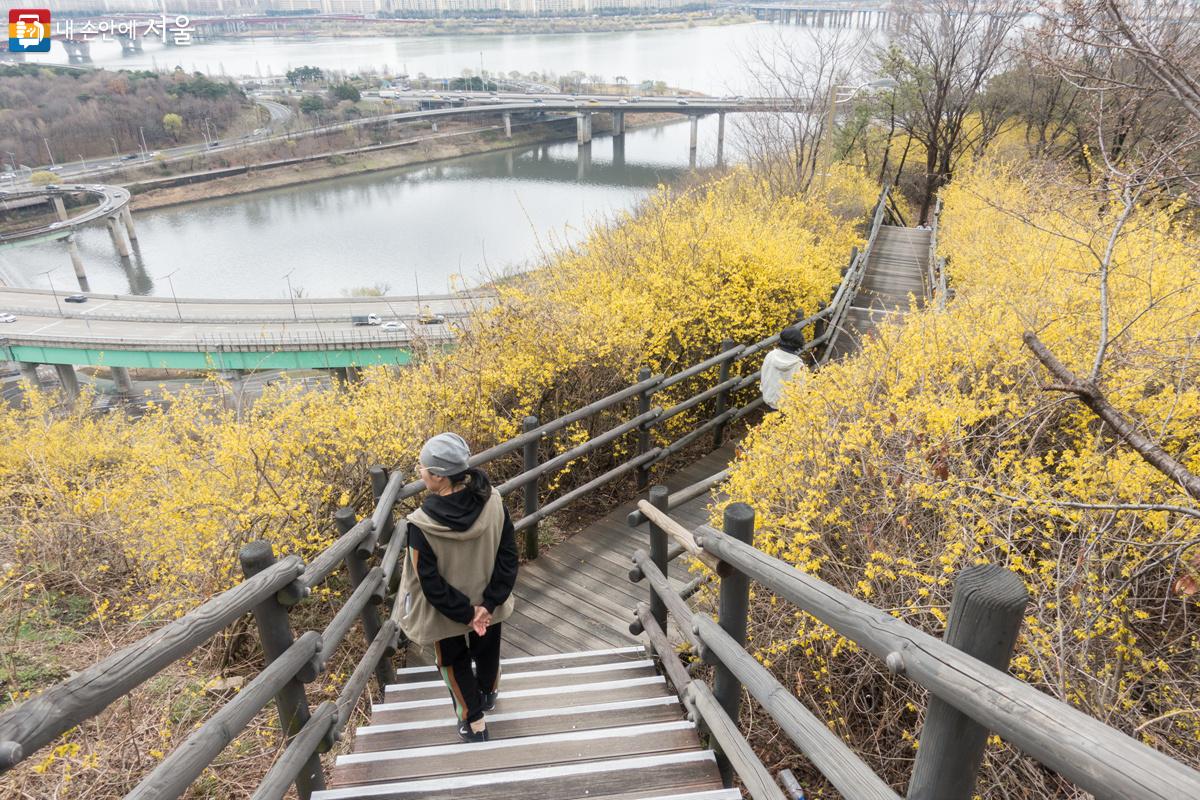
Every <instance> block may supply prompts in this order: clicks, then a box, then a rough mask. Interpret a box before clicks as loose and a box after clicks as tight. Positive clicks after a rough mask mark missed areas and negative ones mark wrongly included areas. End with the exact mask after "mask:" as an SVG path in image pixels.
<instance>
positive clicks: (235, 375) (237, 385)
mask: <svg viewBox="0 0 1200 800" xmlns="http://www.w3.org/2000/svg"><path fill="white" fill-rule="evenodd" d="M217 377H219V378H220V379H221V380H223V381H225V382H226V383H228V384H229V391H228V392H227V393H225V395H224V400H225V407H226V408H228V409H229V410H230V411H232V412H234V413H235V414H237V415H239V416H240V415H241V413H242V401H243V399H244V397H245V393H246V371H245V370H241V369H223V370H221V371H220V372H218V373H217Z"/></svg>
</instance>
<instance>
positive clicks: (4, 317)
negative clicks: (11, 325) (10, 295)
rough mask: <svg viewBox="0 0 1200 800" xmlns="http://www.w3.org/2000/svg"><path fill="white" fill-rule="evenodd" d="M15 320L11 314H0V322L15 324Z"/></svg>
mask: <svg viewBox="0 0 1200 800" xmlns="http://www.w3.org/2000/svg"><path fill="white" fill-rule="evenodd" d="M16 321H17V318H16V317H14V316H13V315H12V314H0V322H16Z"/></svg>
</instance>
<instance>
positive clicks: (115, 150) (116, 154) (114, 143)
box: [108, 136, 121, 160]
mask: <svg viewBox="0 0 1200 800" xmlns="http://www.w3.org/2000/svg"><path fill="white" fill-rule="evenodd" d="M108 140H109V141H110V142H112V146H113V157H114V158H116V159H118V160H119V159H120V158H121V150H120V148H118V147H117V140H116V139H114V138H113V137H111V136H110V137H108Z"/></svg>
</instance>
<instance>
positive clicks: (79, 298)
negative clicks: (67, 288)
mask: <svg viewBox="0 0 1200 800" xmlns="http://www.w3.org/2000/svg"><path fill="white" fill-rule="evenodd" d="M63 302H64V303H86V302H87V295H85V294H69V295H67V296H66V297H64V298H63Z"/></svg>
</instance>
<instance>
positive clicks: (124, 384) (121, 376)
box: [108, 367, 133, 394]
mask: <svg viewBox="0 0 1200 800" xmlns="http://www.w3.org/2000/svg"><path fill="white" fill-rule="evenodd" d="M108 371H109V373H110V374H111V375H112V382H113V386H114V387H115V388H116V390H117V394H133V378H131V377H129V368H128V367H109V368H108Z"/></svg>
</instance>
